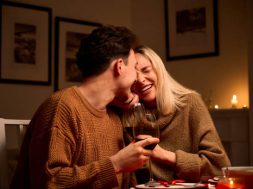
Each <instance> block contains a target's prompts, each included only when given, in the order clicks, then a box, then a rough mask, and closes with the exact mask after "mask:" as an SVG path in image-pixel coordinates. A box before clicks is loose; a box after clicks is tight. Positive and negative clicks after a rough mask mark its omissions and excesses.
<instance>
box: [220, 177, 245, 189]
mask: <svg viewBox="0 0 253 189" xmlns="http://www.w3.org/2000/svg"><path fill="white" fill-rule="evenodd" d="M216 189H245V182H244V179H243V178H233V177H224V178H222V179H220V180H219V182H218V184H217V186H216Z"/></svg>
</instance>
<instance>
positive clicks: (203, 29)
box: [164, 0, 219, 61]
mask: <svg viewBox="0 0 253 189" xmlns="http://www.w3.org/2000/svg"><path fill="white" fill-rule="evenodd" d="M164 7H165V37H166V59H167V60H168V61H172V60H180V59H191V58H201V57H209V56H218V55H219V40H218V13H217V0H205V1H203V0H164Z"/></svg>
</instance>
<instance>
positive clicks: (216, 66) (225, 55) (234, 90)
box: [132, 0, 249, 108]
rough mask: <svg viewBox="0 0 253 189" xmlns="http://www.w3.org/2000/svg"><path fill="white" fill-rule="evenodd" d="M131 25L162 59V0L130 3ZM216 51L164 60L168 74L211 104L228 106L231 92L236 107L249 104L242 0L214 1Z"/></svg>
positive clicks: (163, 56)
mask: <svg viewBox="0 0 253 189" xmlns="http://www.w3.org/2000/svg"><path fill="white" fill-rule="evenodd" d="M132 9H133V14H132V20H133V28H134V29H135V31H136V32H137V33H138V34H139V36H140V41H141V42H143V43H144V44H147V45H149V46H150V47H152V48H153V49H155V50H156V52H157V53H158V54H159V55H160V56H161V57H162V59H163V60H165V56H166V55H165V52H166V51H165V25H164V23H165V21H164V1H163V0H160V1H153V0H138V1H135V3H134V4H133V8H132ZM218 20H219V23H218V30H219V47H220V55H219V56H217V57H205V58H196V59H189V60H177V61H170V62H166V67H167V69H168V71H169V72H170V73H171V75H172V76H173V77H174V78H175V79H176V80H177V81H179V82H180V83H182V84H183V85H185V86H187V87H189V88H192V89H194V90H197V91H198V92H200V93H201V94H202V96H203V98H204V100H205V99H206V98H208V96H209V95H211V99H212V104H213V105H214V104H218V105H219V106H220V107H221V108H230V107H231V104H230V99H231V98H232V95H233V94H236V95H237V96H238V100H239V104H238V107H242V105H243V104H246V105H247V106H248V105H249V100H248V70H247V64H248V62H247V61H248V60H247V36H246V27H247V26H246V24H247V23H246V1H245V0H222V1H218Z"/></svg>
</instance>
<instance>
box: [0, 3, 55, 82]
mask: <svg viewBox="0 0 253 189" xmlns="http://www.w3.org/2000/svg"><path fill="white" fill-rule="evenodd" d="M0 25H1V31H0V39H1V40H0V49H1V50H0V54H1V56H0V57H1V58H0V83H13V84H32V85H51V25H52V9H51V8H47V7H41V6H35V5H29V4H23V3H17V2H10V1H1V2H0Z"/></svg>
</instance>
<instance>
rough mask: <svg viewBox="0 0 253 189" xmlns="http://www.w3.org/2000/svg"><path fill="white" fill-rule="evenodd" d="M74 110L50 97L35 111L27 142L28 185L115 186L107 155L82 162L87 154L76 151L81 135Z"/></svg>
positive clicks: (53, 186)
mask: <svg viewBox="0 0 253 189" xmlns="http://www.w3.org/2000/svg"><path fill="white" fill-rule="evenodd" d="M70 103H72V102H70ZM77 111H78V110H76V109H73V108H72V107H71V106H68V105H66V103H65V102H62V101H61V102H58V101H55V100H51V101H49V102H47V103H46V105H44V107H43V108H41V109H40V112H38V113H37V115H36V118H35V120H36V121H34V124H35V125H34V128H33V136H34V137H33V140H32V143H31V145H30V153H31V160H32V161H30V170H31V182H32V186H33V187H32V188H41V186H45V188H96V189H97V188H113V187H115V186H118V181H117V177H116V174H115V170H114V168H113V165H112V162H111V161H110V159H109V157H104V158H100V159H97V160H94V161H93V160H92V161H87V163H83V162H85V158H86V157H87V156H88V154H80V149H81V148H84V147H83V145H85V143H83V142H82V141H85V139H84V138H83V137H84V135H83V133H82V132H81V130H80V128H79V125H80V124H79V121H80V120H78V118H77V117H78V116H76V114H78V113H77ZM42 128H43V129H42ZM82 153H83V151H82ZM81 161H82V163H81ZM41 168H42V169H41Z"/></svg>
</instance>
